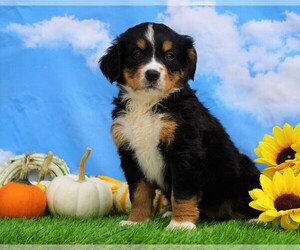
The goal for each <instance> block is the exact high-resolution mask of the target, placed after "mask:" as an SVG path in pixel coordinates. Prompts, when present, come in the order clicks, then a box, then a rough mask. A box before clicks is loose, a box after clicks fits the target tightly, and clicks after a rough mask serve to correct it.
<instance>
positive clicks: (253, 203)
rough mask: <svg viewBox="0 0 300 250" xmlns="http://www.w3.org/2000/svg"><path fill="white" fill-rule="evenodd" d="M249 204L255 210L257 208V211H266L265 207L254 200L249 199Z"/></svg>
mask: <svg viewBox="0 0 300 250" xmlns="http://www.w3.org/2000/svg"><path fill="white" fill-rule="evenodd" d="M249 206H250V207H252V208H254V209H256V210H258V211H266V208H264V207H262V206H261V205H259V204H257V202H256V201H251V202H250V203H249Z"/></svg>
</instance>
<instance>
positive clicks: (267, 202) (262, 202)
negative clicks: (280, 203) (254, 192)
mask: <svg viewBox="0 0 300 250" xmlns="http://www.w3.org/2000/svg"><path fill="white" fill-rule="evenodd" d="M255 202H256V204H257V205H258V206H260V207H263V208H265V210H269V209H270V210H273V209H275V208H274V202H273V201H272V200H271V199H270V198H269V197H268V196H267V195H261V196H259V197H258V199H257V200H256V201H255Z"/></svg>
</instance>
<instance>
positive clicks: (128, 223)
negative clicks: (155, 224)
mask: <svg viewBox="0 0 300 250" xmlns="http://www.w3.org/2000/svg"><path fill="white" fill-rule="evenodd" d="M148 221H149V219H147V220H145V221H139V222H137V221H130V220H121V221H120V223H119V225H120V226H122V227H123V226H135V225H137V224H141V223H144V222H148Z"/></svg>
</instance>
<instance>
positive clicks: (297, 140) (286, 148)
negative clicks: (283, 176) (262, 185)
mask: <svg viewBox="0 0 300 250" xmlns="http://www.w3.org/2000/svg"><path fill="white" fill-rule="evenodd" d="M254 152H255V153H256V154H257V155H258V156H259V158H257V159H256V160H255V161H256V162H258V163H263V164H266V165H268V167H267V168H266V169H265V170H264V171H263V173H264V174H265V175H267V176H268V177H270V178H272V177H273V175H274V174H275V172H276V171H279V172H281V173H282V171H283V170H284V169H285V168H287V167H291V168H292V169H293V170H294V171H295V173H296V174H297V173H300V164H297V163H300V160H299V158H300V154H299V158H298V157H297V156H298V155H296V154H297V152H299V153H300V123H299V124H298V125H297V126H296V127H295V128H293V127H292V126H291V125H289V124H288V123H285V124H284V126H283V128H280V127H278V126H275V127H274V128H273V136H271V135H265V136H264V137H263V140H262V141H261V142H259V144H258V147H257V148H256V149H255V150H254Z"/></svg>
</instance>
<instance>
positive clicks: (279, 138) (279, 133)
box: [273, 126, 288, 148]
mask: <svg viewBox="0 0 300 250" xmlns="http://www.w3.org/2000/svg"><path fill="white" fill-rule="evenodd" d="M273 134H274V139H275V141H276V142H277V144H278V145H279V146H280V147H282V148H286V147H287V146H288V144H287V143H286V139H285V136H284V133H283V130H282V128H280V127H278V126H275V127H274V128H273Z"/></svg>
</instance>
